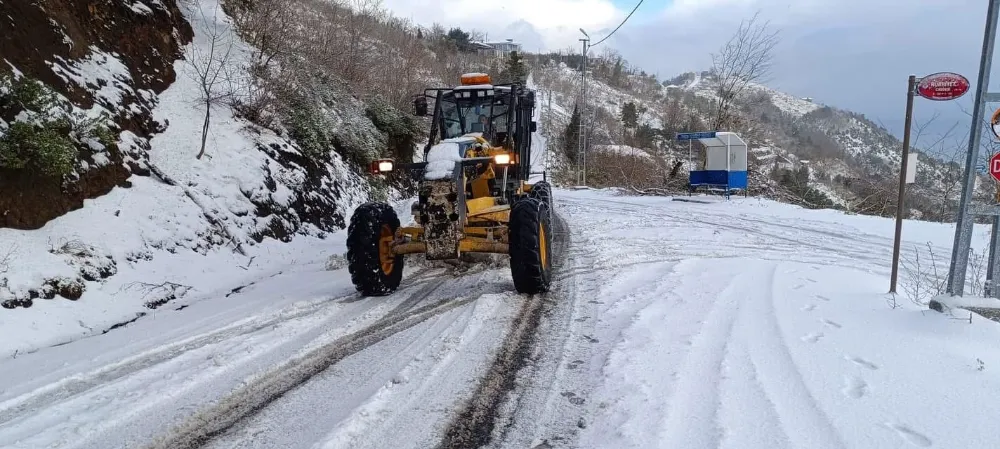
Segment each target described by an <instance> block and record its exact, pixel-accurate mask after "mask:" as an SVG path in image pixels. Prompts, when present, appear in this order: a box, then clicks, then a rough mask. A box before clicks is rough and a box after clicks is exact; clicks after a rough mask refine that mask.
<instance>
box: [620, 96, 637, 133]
mask: <svg viewBox="0 0 1000 449" xmlns="http://www.w3.org/2000/svg"><path fill="white" fill-rule="evenodd" d="M621 121H622V126H624V127H625V129H635V128H636V127H637V126H639V109H638V108H636V107H635V103H633V102H631V101H628V102H625V104H623V105H622V112H621Z"/></svg>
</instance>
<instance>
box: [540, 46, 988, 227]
mask: <svg viewBox="0 0 1000 449" xmlns="http://www.w3.org/2000/svg"><path fill="white" fill-rule="evenodd" d="M575 63H577V64H578V63H579V61H578V60H574V59H572V58H567V57H565V56H559V55H540V56H539V57H537V58H535V73H536V76H537V78H538V79H539V86H540V87H541V89H542V92H543V94H545V95H550V96H551V98H552V101H551V104H548V103H543V104H542V106H543V108H549V109H550V110H551V114H552V116H553V119H552V121H551V122H550V126H549V127H547V128H546V133H548V135H549V136H551V137H554V138H563V137H564V136H565V133H566V127H567V126H568V125H569V123H570V122H571V120H572V114H573V111H574V107H575V105H576V103H577V101H578V98H579V94H580V72H579V71H578V70H577V69H576V68H575V67H574V66H573V64H575ZM609 64H612V63H609V62H607V61H602V60H601V59H600V58H592V60H591V65H592V66H596V67H597V68H595V69H594V73H593V74H592V76H591V77H590V78H589V79H588V86H587V90H588V96H589V97H590V98H591V103H590V104H591V114H592V115H591V116H590V117H589V121H590V123H591V124H592V125H593V126H592V128H591V129H590V130H589V131H588V133H589V137H588V139H589V142H590V144H591V145H595V146H596V147H595V148H593V149H592V150H593V151H595V152H597V153H600V152H601V151H602V150H601V148H606V147H607V146H609V145H611V146H615V145H622V144H627V145H629V146H632V147H641V148H640V149H642V150H644V151H646V152H647V153H649V154H651V155H655V159H656V160H655V161H654V165H655V166H656V167H657V171H658V173H659V176H657V175H649V176H647V177H646V178H642V177H640V178H639V179H635V180H633V184H639V185H641V186H642V187H645V188H667V189H668V190H678V189H682V188H683V180H685V179H686V170H687V167H688V153H687V150H688V149H687V146H686V145H677V143H676V142H673V141H672V140H673V136H674V133H677V132H690V131H703V130H705V129H708V125H707V124H708V123H709V122H710V121H711V117H712V114H713V113H714V109H713V108H714V104H715V101H716V99H717V92H716V90H717V81H716V80H715V78H714V77H713V75H712V74H711V73H709V72H700V73H688V74H683V75H680V76H677V77H675V78H673V79H669V80H666V81H662V82H661V81H659V80H656V79H655V78H653V77H651V76H649V75H646V74H640V73H637V72H636V71H634V70H633V71H632V72H629V73H628V74H626V75H608V74H607V69H603V70H602V67H605V66H608V65H609ZM628 103H632V104H635V105H637V107H638V109H639V111H641V114H640V116H639V122H638V124H639V128H638V129H636V130H625V129H623V124H622V122H621V118H620V117H621V115H620V114H621V111H622V110H623V107H624V106H625V105H626V104H628ZM736 106H737V109H738V111H739V114H740V116H741V120H740V122H739V123H740V126H739V129H736V130H735V131H737V132H738V133H740V134H741V135H742V136H743V137H744V138H745V139H747V140H748V142H749V143H750V146H751V148H750V153H751V157H750V176H751V188H752V190H753V192H754V194H758V195H764V196H766V197H769V198H774V199H778V200H781V201H789V202H793V203H797V204H801V205H805V206H809V207H835V208H840V209H844V210H848V211H852V212H856V213H862V214H875V215H891V214H892V213H894V211H895V201H896V199H895V189H896V187H895V184H894V183H895V179H896V177H897V173H898V170H899V165H900V152H901V148H902V143H901V142H900V141H899V140H898V139H897V138H895V137H894V136H892V135H891V134H890V133H889V132H888V131H887V130H886V129H884V128H883V127H881V126H879V125H877V124H875V123H873V122H872V121H871V120H869V119H867V118H865V117H864V116H862V115H860V114H856V113H852V112H849V111H843V110H840V109H837V108H833V107H830V106H827V105H822V104H819V103H816V102H814V101H813V100H812V99H808V98H797V97H794V96H791V95H788V94H785V93H783V92H780V91H777V90H774V89H771V88H768V87H766V86H763V85H759V84H750V85H749V86H748V89H747V91H746V92H745V93H744V94H743V95H742V96H741V98H740V99H739V101H738V103H737V105H736ZM549 109H546V110H547V111H548V110H549ZM626 131H628V132H626ZM629 132H631V133H632V134H633V135H629ZM623 133H624V134H623ZM630 139H631V141H629V140H630ZM914 140H915V142H914V152H915V153H916V154H917V156H915V157H918V158H919V161H920V165H919V166H918V172H917V183H916V184H915V185H913V186H910V189H909V192H910V197H909V198H910V200H909V204H908V206H909V214H910V216H912V217H921V218H924V219H930V220H937V221H947V220H951V218H952V217H953V210H952V208H953V207H954V203H955V201H956V200H957V197H958V194H959V189H958V181H959V178H960V176H961V167H960V166H958V165H957V164H956V162H958V161H957V160H956V156H955V154H957V152H956V151H955V148H957V146H954V145H960V142H952V141H951V140H948V139H940V140H935V139H934V138H932V137H930V136H919V135H915V136H914ZM952 140H954V139H952ZM572 144H576V141H575V140H574V141H573V142H572ZM949 145H952V146H949ZM567 151H568V150H566V149H565V148H563V151H562V153H564V155H565V157H568V158H569V159H568V160H566V161H564V162H563V166H564V168H566V169H568V170H571V171H572V170H575V169H576V162H575V161H574V160H573V158H574V157H575V153H576V150H575V149H574V150H572V151H570V152H569V153H568V154H567V153H566V152H567ZM597 153H595V154H597ZM694 156H695V159H696V160H697V159H698V153H695V155H694ZM599 162H600V164H601V165H593V166H591V165H590V164H588V166H589V167H590V168H589V170H592V171H594V172H595V173H594V174H592V175H591V176H590V177H591V178H592V179H597V180H599V179H603V178H601V177H600V176H599V175H600V172H601V171H602V170H606V167H607V166H609V165H610V166H614V167H615V169H617V165H618V164H619V163H618V162H616V161H613V160H611V161H610V162H609V160H608V159H602V160H600V161H599ZM631 163H632V164H639V163H640V162H638V161H635V162H631ZM646 164H648V162H647V163H646ZM678 164H680V167H681V170H680V172H677V170H675V167H676V166H677V165H678ZM619 171H620V170H619ZM664 172H676V173H674V174H673V177H667V179H664V177H663V176H662V174H663V173H664ZM630 176H631V175H630ZM607 178H608V184H603V185H616V186H626V185H623V184H622V181H621V179H622V178H621V176H618V177H617V178H616V177H614V176H608V177H607ZM616 179H617V181H616ZM598 185H601V184H598ZM626 187H627V186H626ZM977 194H979V195H989V192H986V191H985V190H981V191H978V193H977Z"/></svg>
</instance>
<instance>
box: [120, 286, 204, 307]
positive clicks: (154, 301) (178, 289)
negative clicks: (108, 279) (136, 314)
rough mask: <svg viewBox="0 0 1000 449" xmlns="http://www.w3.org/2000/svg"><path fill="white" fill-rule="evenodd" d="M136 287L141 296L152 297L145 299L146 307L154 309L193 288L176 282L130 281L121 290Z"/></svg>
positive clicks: (144, 297)
mask: <svg viewBox="0 0 1000 449" xmlns="http://www.w3.org/2000/svg"><path fill="white" fill-rule="evenodd" d="M132 289H137V290H139V291H141V292H142V298H143V299H146V298H149V297H150V296H152V298H151V299H150V300H148V301H146V303H145V306H146V308H148V309H156V308H158V307H160V306H162V305H164V304H166V303H168V302H170V301H173V300H175V299H177V298H180V297H183V296H184V295H186V294H187V293H188V292H190V291H191V290H193V289H194V288H193V287H191V286H190V285H184V284H178V283H176V282H170V281H165V282H161V283H159V284H151V283H148V282H131V283H129V284H126V285H125V286H123V290H126V291H128V290H132Z"/></svg>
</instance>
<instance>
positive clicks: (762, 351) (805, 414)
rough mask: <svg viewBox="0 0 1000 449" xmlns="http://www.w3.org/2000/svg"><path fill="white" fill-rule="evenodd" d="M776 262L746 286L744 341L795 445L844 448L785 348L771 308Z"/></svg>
mask: <svg viewBox="0 0 1000 449" xmlns="http://www.w3.org/2000/svg"><path fill="white" fill-rule="evenodd" d="M778 266H779V264H777V263H776V264H774V265H771V266H770V267H767V272H766V273H756V275H755V276H753V277H752V279H759V281H758V282H753V283H749V285H752V286H754V287H752V288H746V289H745V291H746V292H747V293H748V294H749V298H747V299H748V300H749V302H750V304H748V306H749V307H751V308H752V310H753V311H755V313H754V315H755V318H754V319H750V320H747V323H748V328H747V329H746V338H747V340H746V342H747V345H748V347H749V349H750V355H751V358H752V359H753V362H754V366H755V367H756V372H757V375H758V377H759V380H760V382H761V385H762V386H763V387H764V390H765V391H766V392H767V393H768V397H770V398H771V401H772V402H773V403H774V407H775V410H776V411H777V413H778V416H779V418H780V419H781V423H782V427H783V428H784V429H785V433H786V434H787V435H788V437H789V439H791V440H792V441H793V442H794V443H796V444H795V446H797V447H808V448H810V449H834V448H843V447H846V445H845V444H844V441H843V439H842V438H841V436H840V433H839V432H837V430H836V429H835V428H834V427H833V424H831V422H830V419H829V418H828V417H827V416H826V413H824V412H823V410H822V409H821V408H820V406H819V404H818V403H817V402H816V399H815V398H813V396H812V394H811V393H809V389H808V387H807V386H806V384H805V381H804V380H803V379H802V374H801V373H800V372H799V369H798V367H797V366H796V364H795V361H794V359H793V358H792V354H791V352H789V350H788V344H787V343H786V342H785V340H784V337H783V334H782V331H781V326H780V325H779V324H778V319H777V315H776V314H775V308H774V291H775V288H774V284H775V278H776V275H777V269H778Z"/></svg>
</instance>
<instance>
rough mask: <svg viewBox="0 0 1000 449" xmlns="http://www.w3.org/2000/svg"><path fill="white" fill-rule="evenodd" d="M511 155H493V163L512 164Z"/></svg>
mask: <svg viewBox="0 0 1000 449" xmlns="http://www.w3.org/2000/svg"><path fill="white" fill-rule="evenodd" d="M510 162H511V157H510V155H509V154H507V153H500V154H497V155H495V156H493V163H494V164H497V165H510Z"/></svg>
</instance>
